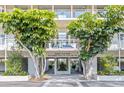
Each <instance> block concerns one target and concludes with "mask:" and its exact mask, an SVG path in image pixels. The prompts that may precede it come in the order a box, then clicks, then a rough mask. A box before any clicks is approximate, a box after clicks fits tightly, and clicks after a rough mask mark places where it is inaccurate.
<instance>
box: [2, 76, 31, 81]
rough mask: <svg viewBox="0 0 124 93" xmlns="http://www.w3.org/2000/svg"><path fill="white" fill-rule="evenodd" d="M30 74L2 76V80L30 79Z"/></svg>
mask: <svg viewBox="0 0 124 93" xmlns="http://www.w3.org/2000/svg"><path fill="white" fill-rule="evenodd" d="M28 80H29V76H0V82H2V81H3V82H5V81H28Z"/></svg>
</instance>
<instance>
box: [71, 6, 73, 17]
mask: <svg viewBox="0 0 124 93" xmlns="http://www.w3.org/2000/svg"><path fill="white" fill-rule="evenodd" d="M71 18H73V5H71Z"/></svg>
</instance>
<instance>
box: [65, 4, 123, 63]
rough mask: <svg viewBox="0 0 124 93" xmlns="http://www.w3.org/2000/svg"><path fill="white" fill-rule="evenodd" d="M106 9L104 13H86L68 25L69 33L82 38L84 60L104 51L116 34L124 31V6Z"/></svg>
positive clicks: (82, 58)
mask: <svg viewBox="0 0 124 93" xmlns="http://www.w3.org/2000/svg"><path fill="white" fill-rule="evenodd" d="M105 11H106V12H105V13H103V14H102V15H99V14H92V13H90V12H87V13H84V14H82V15H80V16H79V17H78V18H77V20H74V21H72V22H71V23H70V24H69V25H68V27H67V28H68V29H69V34H70V35H71V36H73V37H76V38H77V39H79V40H80V58H81V60H83V61H88V60H89V59H90V58H92V57H94V56H96V55H97V54H98V53H102V52H104V51H105V50H106V49H107V48H108V47H109V45H110V44H111V40H112V38H113V36H114V34H116V33H118V32H123V31H124V29H123V26H124V6H108V7H106V8H105Z"/></svg>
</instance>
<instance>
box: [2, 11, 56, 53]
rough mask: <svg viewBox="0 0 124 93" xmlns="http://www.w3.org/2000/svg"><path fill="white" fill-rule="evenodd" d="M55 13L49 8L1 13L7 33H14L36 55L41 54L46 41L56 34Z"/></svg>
mask: <svg viewBox="0 0 124 93" xmlns="http://www.w3.org/2000/svg"><path fill="white" fill-rule="evenodd" d="M54 17H55V13H54V12H51V11H48V10H38V9H30V10H27V11H23V10H21V9H14V10H13V12H4V13H0V22H1V23H2V24H3V28H4V31H5V33H7V34H14V35H15V38H16V39H18V40H20V41H21V42H22V43H23V44H24V45H25V46H26V47H27V48H28V49H29V50H30V51H31V52H33V53H35V55H41V54H42V53H43V52H44V49H45V43H46V42H47V41H49V40H50V39H51V38H54V37H55V35H56V23H55V21H54Z"/></svg>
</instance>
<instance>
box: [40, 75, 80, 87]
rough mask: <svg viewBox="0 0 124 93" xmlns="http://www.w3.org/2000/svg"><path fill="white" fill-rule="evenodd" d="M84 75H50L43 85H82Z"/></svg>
mask: <svg viewBox="0 0 124 93" xmlns="http://www.w3.org/2000/svg"><path fill="white" fill-rule="evenodd" d="M81 79H82V75H57V76H55V75H49V80H47V81H46V82H45V83H44V85H43V86H42V87H82V84H81V83H80V80H81Z"/></svg>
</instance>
